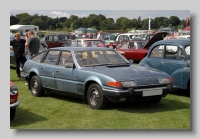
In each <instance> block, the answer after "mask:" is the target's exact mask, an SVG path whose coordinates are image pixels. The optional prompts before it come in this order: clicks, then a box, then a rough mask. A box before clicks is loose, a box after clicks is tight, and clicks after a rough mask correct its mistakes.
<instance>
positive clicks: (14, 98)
mask: <svg viewBox="0 0 200 139" xmlns="http://www.w3.org/2000/svg"><path fill="white" fill-rule="evenodd" d="M19 105H20V102H19V101H18V88H17V86H16V85H15V84H14V83H13V82H11V81H10V120H13V119H14V118H15V114H16V108H17V107H18V106H19Z"/></svg>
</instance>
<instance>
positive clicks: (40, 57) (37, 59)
mask: <svg viewBox="0 0 200 139" xmlns="http://www.w3.org/2000/svg"><path fill="white" fill-rule="evenodd" d="M43 55H44V52H42V53H40V54H38V55H37V56H35V57H33V58H32V60H33V61H35V62H40V60H41V59H42V56H43Z"/></svg>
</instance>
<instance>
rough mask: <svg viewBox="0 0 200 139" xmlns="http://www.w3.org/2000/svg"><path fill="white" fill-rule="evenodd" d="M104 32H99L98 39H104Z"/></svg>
mask: <svg viewBox="0 0 200 139" xmlns="http://www.w3.org/2000/svg"><path fill="white" fill-rule="evenodd" d="M102 33H103V32H102V31H100V32H99V34H98V35H97V39H101V40H102V39H103V36H102Z"/></svg>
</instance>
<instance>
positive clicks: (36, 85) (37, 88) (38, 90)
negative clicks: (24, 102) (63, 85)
mask: <svg viewBox="0 0 200 139" xmlns="http://www.w3.org/2000/svg"><path fill="white" fill-rule="evenodd" d="M30 90H31V93H32V95H33V96H36V97H41V96H44V93H45V91H44V90H43V88H42V85H41V83H40V80H39V78H38V76H33V77H32V78H31V81H30Z"/></svg>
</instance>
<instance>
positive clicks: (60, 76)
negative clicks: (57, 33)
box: [55, 51, 78, 93]
mask: <svg viewBox="0 0 200 139" xmlns="http://www.w3.org/2000/svg"><path fill="white" fill-rule="evenodd" d="M67 63H74V61H73V59H72V54H71V52H69V51H62V53H61V55H60V58H59V63H58V65H57V67H56V68H55V82H56V89H57V90H60V91H63V92H70V93H78V87H77V75H78V71H77V69H74V68H66V67H65V65H66V64H67Z"/></svg>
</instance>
